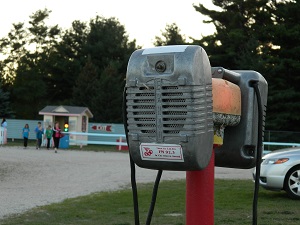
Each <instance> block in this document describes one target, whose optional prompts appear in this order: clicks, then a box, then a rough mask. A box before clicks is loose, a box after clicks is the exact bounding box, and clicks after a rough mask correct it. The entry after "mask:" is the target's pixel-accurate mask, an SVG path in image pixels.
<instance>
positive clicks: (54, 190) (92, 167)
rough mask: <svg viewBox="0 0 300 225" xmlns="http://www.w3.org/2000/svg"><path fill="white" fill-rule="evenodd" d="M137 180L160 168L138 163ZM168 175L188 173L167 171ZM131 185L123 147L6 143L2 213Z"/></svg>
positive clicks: (0, 168)
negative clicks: (56, 147) (42, 146)
mask: <svg viewBox="0 0 300 225" xmlns="http://www.w3.org/2000/svg"><path fill="white" fill-rule="evenodd" d="M136 169H137V171H136V176H137V182H138V183H142V182H154V180H155V177H156V173H157V171H155V170H147V169H142V168H139V167H136ZM215 177H216V178H224V179H227V178H230V179H251V170H240V169H229V168H219V167H216V169H215ZM161 179H162V180H173V179H185V172H178V171H164V172H163V175H162V178H161ZM129 185H130V165H129V157H128V154H126V153H120V152H106V153H105V152H83V151H68V150H67V151H66V150H59V151H58V153H57V154H55V153H54V151H53V150H45V149H42V150H36V149H34V148H31V149H30V148H29V149H25V150H24V149H23V148H21V147H0V219H1V218H3V217H5V216H8V215H10V214H14V213H22V212H24V211H26V210H28V209H31V208H33V207H36V206H41V205H47V204H51V203H55V202H61V201H63V200H64V199H67V198H73V197H77V196H82V195H87V194H90V193H94V192H100V191H112V190H117V189H120V188H123V187H128V186H129Z"/></svg>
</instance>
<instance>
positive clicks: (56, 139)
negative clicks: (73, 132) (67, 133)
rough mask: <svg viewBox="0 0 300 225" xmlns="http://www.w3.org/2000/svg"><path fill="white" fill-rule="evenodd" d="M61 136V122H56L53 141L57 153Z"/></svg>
mask: <svg viewBox="0 0 300 225" xmlns="http://www.w3.org/2000/svg"><path fill="white" fill-rule="evenodd" d="M60 136H61V129H60V126H59V122H55V125H54V127H53V141H54V150H55V153H57V149H58V146H59V139H60Z"/></svg>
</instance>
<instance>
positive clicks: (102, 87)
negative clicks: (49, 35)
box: [73, 16, 136, 122]
mask: <svg viewBox="0 0 300 225" xmlns="http://www.w3.org/2000/svg"><path fill="white" fill-rule="evenodd" d="M135 49H136V44H135V40H133V41H131V42H130V41H129V40H128V35H127V34H126V31H125V28H124V26H123V25H121V24H120V22H119V21H118V20H117V19H115V18H103V17H99V16H96V18H94V19H91V21H90V23H89V33H88V35H87V39H86V43H85V44H84V45H83V48H82V54H83V56H85V57H87V58H88V57H89V60H90V61H91V64H92V65H93V66H94V67H95V70H94V71H96V73H97V79H98V80H99V88H98V90H97V92H96V93H95V95H94V96H92V97H91V99H92V102H90V105H88V107H89V108H90V110H91V111H92V113H93V114H94V120H95V121H101V122H122V111H121V110H120V109H121V106H122V91H123V87H124V78H125V74H126V69H127V63H128V60H129V57H130V55H131V54H132V52H133V51H134V50H135ZM82 76H87V75H83V74H81V76H80V77H78V79H82ZM86 82H87V84H86V85H91V86H93V84H89V83H92V82H93V80H87V81H86ZM77 84H79V83H78V82H77ZM76 89H78V87H76ZM73 104H79V103H78V102H77V99H76V98H75V96H73Z"/></svg>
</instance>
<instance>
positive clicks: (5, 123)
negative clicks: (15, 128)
mask: <svg viewBox="0 0 300 225" xmlns="http://www.w3.org/2000/svg"><path fill="white" fill-rule="evenodd" d="M1 127H4V128H7V122H6V119H5V118H4V117H3V118H2V122H1Z"/></svg>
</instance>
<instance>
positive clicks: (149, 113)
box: [127, 82, 212, 138]
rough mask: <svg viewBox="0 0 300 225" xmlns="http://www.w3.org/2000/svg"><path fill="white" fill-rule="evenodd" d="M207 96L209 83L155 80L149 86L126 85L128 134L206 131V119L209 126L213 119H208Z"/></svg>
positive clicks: (168, 134) (173, 133)
mask: <svg viewBox="0 0 300 225" xmlns="http://www.w3.org/2000/svg"><path fill="white" fill-rule="evenodd" d="M207 93H208V94H207ZM208 95H210V97H211V85H208V86H207V87H203V86H174V85H160V84H157V83H156V82H154V83H153V85H152V86H141V87H129V88H127V118H128V124H129V126H128V130H129V133H131V134H133V133H138V134H139V135H143V134H145V135H148V136H149V135H150V136H151V135H152V136H156V135H158V133H160V135H162V136H163V137H165V136H174V135H176V136H178V135H179V134H180V133H185V134H190V133H202V132H206V131H207V126H206V124H207V120H210V121H208V122H211V129H212V118H211V119H209V117H210V116H211V117H212V114H211V111H212V109H211V105H212V104H207V101H206V99H207V97H208ZM209 99H211V98H209ZM208 114H210V115H209V116H208ZM163 137H162V138H163Z"/></svg>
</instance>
